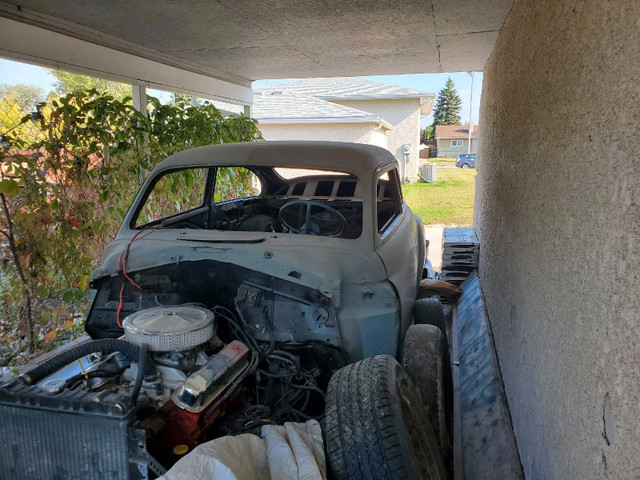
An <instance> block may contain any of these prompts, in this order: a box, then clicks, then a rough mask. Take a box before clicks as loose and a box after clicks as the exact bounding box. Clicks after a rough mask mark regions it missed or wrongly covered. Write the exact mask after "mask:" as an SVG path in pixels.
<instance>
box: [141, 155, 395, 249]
mask: <svg viewBox="0 0 640 480" xmlns="http://www.w3.org/2000/svg"><path fill="white" fill-rule="evenodd" d="M390 190H391V189H389V188H380V186H379V187H378V194H379V196H381V197H380V200H381V201H382V202H383V203H387V201H389V200H390V193H389V192H390ZM385 197H386V198H385ZM362 211H363V209H362V188H361V183H360V181H359V180H358V179H357V178H356V177H355V176H353V175H350V174H345V173H342V172H327V171H322V170H309V169H304V170H303V169H290V168H287V169H279V168H277V167H275V168H274V167H264V166H256V167H248V168H245V167H211V168H188V169H181V170H173V171H169V172H164V173H163V174H161V175H160V176H159V178H157V179H156V180H155V181H154V182H153V183H152V184H151V186H150V187H149V189H148V191H147V192H145V197H144V201H143V202H141V207H139V208H138V211H137V212H136V215H134V224H133V225H132V226H133V227H134V228H137V229H141V228H148V227H152V226H155V227H162V228H191V229H209V230H226V231H252V232H277V233H291V234H306V235H318V236H330V237H339V238H345V239H354V238H358V237H359V236H360V234H361V233H362ZM382 216H383V217H384V213H383V214H382Z"/></svg>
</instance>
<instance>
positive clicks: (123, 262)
mask: <svg viewBox="0 0 640 480" xmlns="http://www.w3.org/2000/svg"><path fill="white" fill-rule="evenodd" d="M154 230H155V229H153V228H152V229H151V230H149V231H147V232H146V233H145V234H144V235H142V236H140V234H141V233H142V232H143V230H140V231H139V232H138V233H136V234H135V235H134V236H133V237H131V240H129V243H127V245H126V246H125V247H124V248H123V249H122V252H120V256H119V257H118V265H117V268H118V270H120V267H121V266H122V273H124V276H125V278H126V279H127V280H129V281H130V282H131V283H132V284H133V285H134V286H135V287H136V288H137V289H138V290H142V287H141V286H140V285H138V284H137V283H136V282H135V281H134V280H133V279H132V278H131V277H130V276H129V274H128V273H127V259H128V258H129V249H130V248H131V245H132V244H133V242H136V241H138V240H142V239H143V238H145V237H146V236H148V235H150V234H151V233H152V232H153V231H154ZM125 252H126V255H125ZM123 255H124V260H123V258H122V256H123ZM124 286H125V283H123V284H122V288H120V301H119V303H118V310H116V323H117V324H118V327H120V328H124V327H123V326H122V322H121V321H120V312H122V307H123V305H124V300H123V293H124Z"/></svg>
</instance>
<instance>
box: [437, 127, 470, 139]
mask: <svg viewBox="0 0 640 480" xmlns="http://www.w3.org/2000/svg"><path fill="white" fill-rule="evenodd" d="M436 138H469V126H468V125H436ZM471 138H478V125H474V126H473V129H472V130H471Z"/></svg>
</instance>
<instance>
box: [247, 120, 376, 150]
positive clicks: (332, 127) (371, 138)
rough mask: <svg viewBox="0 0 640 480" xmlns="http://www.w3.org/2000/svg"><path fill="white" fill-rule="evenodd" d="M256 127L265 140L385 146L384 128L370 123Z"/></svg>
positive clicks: (262, 124) (268, 125) (262, 125)
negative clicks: (316, 141) (317, 141)
mask: <svg viewBox="0 0 640 480" xmlns="http://www.w3.org/2000/svg"><path fill="white" fill-rule="evenodd" d="M258 128H259V129H260V131H261V132H262V136H263V137H264V139H265V140H319V141H320V140H323V141H330V142H356V143H367V144H369V145H376V146H378V147H382V148H387V135H386V133H385V132H386V130H384V129H378V128H377V125H374V124H371V123H310V124H299V123H295V124H269V123H261V124H260V125H258Z"/></svg>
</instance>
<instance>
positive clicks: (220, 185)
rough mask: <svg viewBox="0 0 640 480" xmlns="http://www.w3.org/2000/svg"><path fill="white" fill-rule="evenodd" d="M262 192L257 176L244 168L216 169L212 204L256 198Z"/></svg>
mask: <svg viewBox="0 0 640 480" xmlns="http://www.w3.org/2000/svg"><path fill="white" fill-rule="evenodd" d="M261 192H262V184H261V182H260V179H259V178H258V176H257V175H256V174H255V173H253V172H252V171H251V170H249V169H248V168H244V167H218V168H217V169H216V182H215V186H214V192H213V201H214V203H218V202H226V201H229V200H237V199H241V198H250V197H257V196H259V195H260V193H261Z"/></svg>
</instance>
